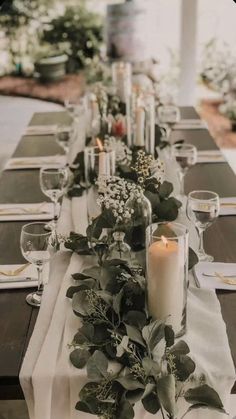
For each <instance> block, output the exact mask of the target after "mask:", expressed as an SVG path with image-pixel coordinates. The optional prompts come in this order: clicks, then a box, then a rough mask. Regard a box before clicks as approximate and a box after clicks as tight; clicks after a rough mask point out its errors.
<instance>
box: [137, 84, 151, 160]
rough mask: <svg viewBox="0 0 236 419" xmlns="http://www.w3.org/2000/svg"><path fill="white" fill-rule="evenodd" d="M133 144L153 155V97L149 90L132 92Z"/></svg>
mask: <svg viewBox="0 0 236 419" xmlns="http://www.w3.org/2000/svg"><path fill="white" fill-rule="evenodd" d="M132 121H133V146H134V147H135V148H139V149H140V148H141V149H145V151H146V152H147V153H149V154H151V155H153V156H154V155H155V98H154V95H153V94H152V93H151V92H139V93H137V91H134V92H133V97H132Z"/></svg>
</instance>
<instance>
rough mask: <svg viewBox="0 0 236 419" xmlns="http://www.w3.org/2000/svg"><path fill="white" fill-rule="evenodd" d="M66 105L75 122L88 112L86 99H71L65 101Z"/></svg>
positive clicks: (76, 97) (77, 97)
mask: <svg viewBox="0 0 236 419" xmlns="http://www.w3.org/2000/svg"><path fill="white" fill-rule="evenodd" d="M64 105H65V108H66V109H67V111H68V113H69V114H70V116H71V118H72V119H73V120H75V119H77V118H78V117H80V116H82V115H83V114H84V113H85V111H86V104H85V98H84V97H79V96H75V97H74V96H73V97H69V98H67V99H66V100H65V102H64Z"/></svg>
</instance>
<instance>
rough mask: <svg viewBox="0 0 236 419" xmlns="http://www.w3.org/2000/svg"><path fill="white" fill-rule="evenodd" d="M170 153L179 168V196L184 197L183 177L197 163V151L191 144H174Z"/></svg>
mask: <svg viewBox="0 0 236 419" xmlns="http://www.w3.org/2000/svg"><path fill="white" fill-rule="evenodd" d="M171 153H172V156H173V157H174V158H175V160H176V162H177V164H178V167H179V172H178V174H179V178H180V196H184V177H185V175H186V173H187V171H188V169H189V168H190V167H191V166H193V165H194V164H196V162H197V149H196V147H195V146H194V145H192V144H174V145H173V146H172V147H171Z"/></svg>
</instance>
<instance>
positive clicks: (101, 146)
mask: <svg viewBox="0 0 236 419" xmlns="http://www.w3.org/2000/svg"><path fill="white" fill-rule="evenodd" d="M96 141H97V146H98V148H99V151H104V150H103V145H102V142H101V140H100V139H99V138H97V139H96Z"/></svg>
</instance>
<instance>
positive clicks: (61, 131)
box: [55, 125, 75, 154]
mask: <svg viewBox="0 0 236 419" xmlns="http://www.w3.org/2000/svg"><path fill="white" fill-rule="evenodd" d="M55 138H56V142H57V143H58V144H59V146H60V147H61V148H62V149H63V150H64V152H65V154H68V152H69V148H70V145H71V144H72V142H73V139H74V138H75V126H74V125H71V126H68V125H58V126H57V130H56V134H55Z"/></svg>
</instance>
